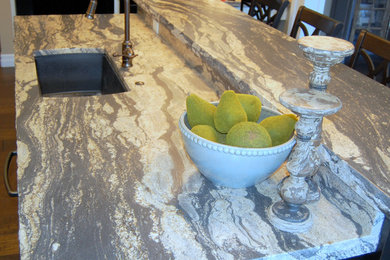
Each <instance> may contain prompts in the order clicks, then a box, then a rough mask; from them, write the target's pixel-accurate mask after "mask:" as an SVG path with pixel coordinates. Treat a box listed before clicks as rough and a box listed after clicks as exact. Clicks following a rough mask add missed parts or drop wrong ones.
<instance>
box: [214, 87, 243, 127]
mask: <svg viewBox="0 0 390 260" xmlns="http://www.w3.org/2000/svg"><path fill="white" fill-rule="evenodd" d="M247 120H248V118H247V115H246V112H245V110H244V108H243V107H242V106H241V103H240V101H239V100H238V97H237V95H236V93H234V91H233V90H227V91H225V92H224V93H223V94H222V96H221V100H220V101H219V104H218V106H217V109H216V110H215V114H214V124H215V128H216V129H217V131H218V132H220V133H223V134H225V133H227V132H229V130H230V128H232V127H233V126H234V125H235V124H237V123H240V122H245V121H247Z"/></svg>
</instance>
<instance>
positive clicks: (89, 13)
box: [85, 0, 98, 19]
mask: <svg viewBox="0 0 390 260" xmlns="http://www.w3.org/2000/svg"><path fill="white" fill-rule="evenodd" d="M97 4H98V2H97V0H90V1H89V5H88V9H87V12H86V13H85V17H87V18H88V19H93V16H94V15H95V11H96V6H97Z"/></svg>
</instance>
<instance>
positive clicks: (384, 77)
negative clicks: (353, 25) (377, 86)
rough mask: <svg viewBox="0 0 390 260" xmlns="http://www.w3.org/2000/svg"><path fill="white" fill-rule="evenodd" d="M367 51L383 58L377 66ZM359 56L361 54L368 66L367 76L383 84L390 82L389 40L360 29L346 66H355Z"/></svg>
mask: <svg viewBox="0 0 390 260" xmlns="http://www.w3.org/2000/svg"><path fill="white" fill-rule="evenodd" d="M368 52H372V53H373V54H375V55H377V56H379V57H380V58H381V59H383V60H382V61H381V62H380V63H379V64H378V65H377V66H375V64H374V62H373V60H372V58H371V56H370V55H369V53H368ZM359 56H362V57H363V58H364V60H365V63H366V65H367V68H368V73H367V76H369V77H370V78H372V79H375V80H378V81H380V82H381V83H382V84H384V85H387V84H389V83H390V75H389V74H390V73H389V62H390V41H388V40H386V39H384V38H381V37H379V36H377V35H375V34H373V33H370V32H368V31H366V30H361V31H360V34H359V37H358V39H357V41H356V44H355V52H354V53H353V54H352V56H351V59H350V61H349V64H348V66H349V67H351V68H355V67H356V65H357V61H358V59H359ZM379 75H381V80H379V78H378V76H379Z"/></svg>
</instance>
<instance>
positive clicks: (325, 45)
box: [298, 36, 355, 202]
mask: <svg viewBox="0 0 390 260" xmlns="http://www.w3.org/2000/svg"><path fill="white" fill-rule="evenodd" d="M298 46H299V48H300V49H302V51H303V54H304V56H305V57H306V58H307V59H308V60H309V61H311V62H312V63H313V71H312V72H311V73H310V76H309V88H311V89H316V90H320V91H326V90H327V87H328V84H329V82H330V80H331V76H330V73H329V72H330V68H331V67H332V66H334V65H336V64H338V63H341V62H342V61H343V60H344V58H345V57H348V56H350V55H352V54H353V52H354V48H355V47H354V45H353V44H352V43H350V42H348V41H346V40H343V39H340V38H335V37H330V36H306V37H302V38H300V39H299V40H298ZM321 133H322V123H321V126H320V127H319V128H318V131H317V132H316V133H315V134H314V136H313V139H314V145H315V146H316V147H317V146H318V145H319V144H320V143H321ZM315 174H316V172H313V174H312V175H311V176H308V177H307V178H306V182H307V183H308V185H309V192H308V196H307V200H308V202H314V201H318V200H319V199H320V194H321V192H320V188H319V186H318V184H317V183H316V182H315V181H314V180H313V176H314V175H315Z"/></svg>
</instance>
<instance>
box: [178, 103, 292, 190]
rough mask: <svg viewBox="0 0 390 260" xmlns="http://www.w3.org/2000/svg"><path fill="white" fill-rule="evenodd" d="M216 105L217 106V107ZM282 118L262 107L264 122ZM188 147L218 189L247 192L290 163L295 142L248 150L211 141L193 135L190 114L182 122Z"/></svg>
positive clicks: (198, 166)
mask: <svg viewBox="0 0 390 260" xmlns="http://www.w3.org/2000/svg"><path fill="white" fill-rule="evenodd" d="M214 104H215V105H216V104H217V103H214ZM274 115H281V113H279V112H277V111H275V110H272V109H270V108H267V107H262V111H261V115H260V119H259V121H258V122H260V121H261V120H263V119H264V118H266V117H269V116H274ZM179 128H180V131H181V133H182V137H183V141H184V146H185V148H186V151H187V153H188V155H189V156H190V158H191V160H192V161H193V162H194V164H195V165H196V166H197V168H198V170H199V171H200V172H201V173H202V174H203V175H204V176H205V177H206V178H207V179H209V180H210V181H211V182H213V183H214V184H216V185H221V186H226V187H231V188H245V187H249V186H252V185H255V184H256V183H258V182H260V181H263V180H265V179H266V178H268V177H269V176H270V175H271V174H272V173H274V172H275V171H276V170H277V169H278V168H279V167H280V165H282V163H283V162H284V161H285V160H286V159H287V157H288V155H289V154H290V152H291V150H292V148H293V146H294V145H295V138H294V136H292V137H291V138H290V139H289V140H288V141H287V142H285V143H283V144H280V145H277V146H273V147H268V148H244V147H235V146H230V145H225V144H220V143H216V142H212V141H209V140H207V139H205V138H203V137H200V136H198V135H196V134H194V133H193V132H191V129H190V126H189V123H188V121H187V112H183V114H182V115H181V117H180V120H179Z"/></svg>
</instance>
